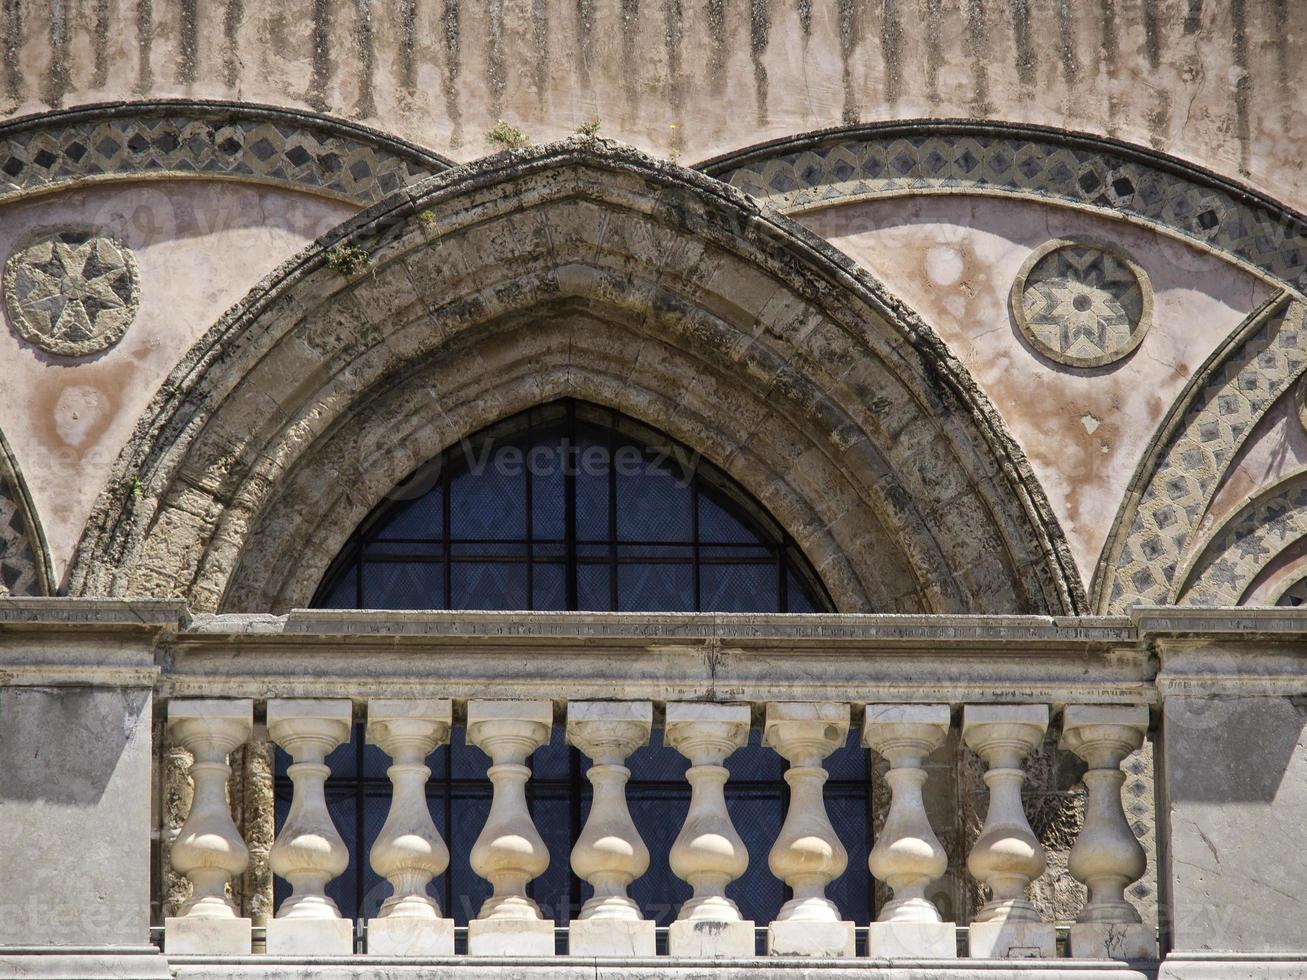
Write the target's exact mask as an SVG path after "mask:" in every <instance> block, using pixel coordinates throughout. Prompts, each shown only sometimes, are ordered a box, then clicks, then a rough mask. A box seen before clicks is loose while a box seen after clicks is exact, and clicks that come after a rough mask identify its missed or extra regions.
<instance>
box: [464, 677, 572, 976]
mask: <svg viewBox="0 0 1307 980" xmlns="http://www.w3.org/2000/svg"><path fill="white" fill-rule="evenodd" d="M553 724H554V709H553V705H552V704H551V703H550V702H548V701H469V702H468V706H467V740H468V742H469V743H470V744H472V745H475V746H476V747H477V748H479V749H480V750H481V751H482V752H484V753H485V754H486V755H488V756H490V762H491V765H490V768H489V769H488V770H487V771H486V775H487V776H489V778H490V782H491V783H492V784H493V785H494V797H493V799H492V800H491V804H490V813H489V815H488V816H487V817H486V824H485V826H484V827H483V828H482V829H481V834H480V836H478V837H477V839H476V843H475V844H473V845H472V854H471V864H472V870H473V871H475V872H476V873H477V874H478V875H480V876H481V877H482V878H484V879H485V880H486V881H488V882H490V884H491V885H492V886H493V888H494V892H493V893H492V894H491V896H490V897H489V898H487V899H486V900H485V902H484V904H482V906H481V910H480V911H479V912H478V913H477V917H476V919H474V920H472V921H471V922H469V923H468V934H467V949H468V953H470V954H471V955H473V956H552V955H553V953H554V924H553V922H552V921H547V920H545V919H544V918H543V917H542V916H541V915H540V906H538V905H537V904H536V903H535V902H534V901H533V900H532V899H531V898H529V897H527V894H526V886H527V883H528V882H530V881H531V880H532V879H534V878H538V877H539V876H540V875H541V874H543V873H544V870H545V869H546V868H547V867H549V851H548V850H547V849H546V847H545V842H544V840H543V839H541V837H540V832H539V831H538V830H536V826H535V823H534V822H533V821H532V819H531V813H530V811H529V810H528V809H527V805H526V783H527V780H528V779H530V778H531V770H530V769H529V768H528V767H527V765H526V760H527V757H528V756H529V755H530V754H531V753H532V752H534V751H535V750H536V749H538V748H540V746H542V745H544V744H546V743H547V742H548V741H549V734H550V731H551V730H552V728H553Z"/></svg>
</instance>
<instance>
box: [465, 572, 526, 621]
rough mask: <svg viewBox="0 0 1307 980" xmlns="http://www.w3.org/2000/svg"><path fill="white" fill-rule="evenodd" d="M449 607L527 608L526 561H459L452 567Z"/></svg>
mask: <svg viewBox="0 0 1307 980" xmlns="http://www.w3.org/2000/svg"><path fill="white" fill-rule="evenodd" d="M449 584H450V603H449V604H450V608H452V609H525V608H527V600H526V563H525V562H471V561H457V562H454V563H453V564H452V565H451V566H450V569H449Z"/></svg>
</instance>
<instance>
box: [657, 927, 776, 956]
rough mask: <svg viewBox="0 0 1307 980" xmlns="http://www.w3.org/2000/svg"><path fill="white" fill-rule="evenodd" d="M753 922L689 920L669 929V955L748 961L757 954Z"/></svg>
mask: <svg viewBox="0 0 1307 980" xmlns="http://www.w3.org/2000/svg"><path fill="white" fill-rule="evenodd" d="M753 933H754V929H753V923H752V922H719V921H713V920H710V919H702V920H694V919H685V920H678V921H676V922H673V923H672V924H671V926H669V927H668V929H667V952H668V953H669V954H671V955H672V956H694V957H702V958H704V959H715V958H719V957H731V958H737V957H738V958H741V959H742V958H744V957H747V956H752V955H754V952H755V947H754V940H753Z"/></svg>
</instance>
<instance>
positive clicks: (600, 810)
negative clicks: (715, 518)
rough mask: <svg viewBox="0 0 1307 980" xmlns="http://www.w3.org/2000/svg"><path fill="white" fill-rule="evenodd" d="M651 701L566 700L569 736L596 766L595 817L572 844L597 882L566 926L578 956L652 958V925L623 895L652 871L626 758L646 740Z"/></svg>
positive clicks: (577, 863)
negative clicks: (634, 811) (630, 804)
mask: <svg viewBox="0 0 1307 980" xmlns="http://www.w3.org/2000/svg"><path fill="white" fill-rule="evenodd" d="M652 728H653V705H652V704H650V703H649V702H648V701H637V702H615V701H614V702H603V701H574V702H572V703H570V704H569V705H568V706H567V741H568V744H570V745H574V746H576V747H577V748H578V749H580V750H581V751H582V752H584V753H585V754H586V755H588V756H589V757H590V758H591V760H593V762H594V764H593V765H592V766H591V767H590V771H589V773H588V774H587V775H588V776H589V778H590V784H591V785H592V786H593V787H594V799H593V801H592V802H591V804H590V815H589V817H588V818H587V819H586V822H585V827H584V829H582V831H581V836H580V837H578V838H577V841H576V846H575V847H573V848H572V870H573V871H575V872H576V874H577V875H578V877H581V878H584V879H585V880H586V881H588V882H589V883H590V885H591V886H592V887H593V888H594V896H593V897H592V898H590V899H589V900H588V901H587V902H586V903H585V904H584V905H583V906H582V907H581V914H580V916H579V917H578V918H576V919H573V920H572V922H571V925H570V928H569V929H568V952H569V953H570V954H571V955H573V956H653V955H654V952H655V949H654V923H653V921H652V920H650V919H646V918H645V917H644V916H642V915H641V914H640V907H639V906H638V905H636V904H635V902H634V901H633V900H632V899H631V898H630V897H629V896H628V895H627V894H626V889H627V887H628V886H629V885H630V884H631V882H633V881H634V880H635V879H636V878H639V877H640V876H641V875H642V874H644V873H645V872H646V871H647V870H648V869H649V849H648V848H647V847H645V845H644V841H642V840H641V839H640V833H639V831H637V830H636V829H635V823H634V822H633V821H632V820H631V813H630V810H628V809H627V806H626V781H627V780H628V779H629V778H630V777H631V770H630V769H627V768H626V766H625V765H624V763H625V762H626V759H627V757H628V756H629V755H630V754H631V753H632V752H634V751H635V750H636V749H637V748H639V747H640V746H641V745H644V744H646V743H647V742H648V741H649V732H650V730H651V729H652Z"/></svg>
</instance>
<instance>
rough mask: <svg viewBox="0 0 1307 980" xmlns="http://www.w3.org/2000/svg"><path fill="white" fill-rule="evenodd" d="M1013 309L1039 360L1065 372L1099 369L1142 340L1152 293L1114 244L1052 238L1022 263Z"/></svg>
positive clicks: (1149, 318) (1131, 261)
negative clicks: (1066, 369) (1041, 357)
mask: <svg viewBox="0 0 1307 980" xmlns="http://www.w3.org/2000/svg"><path fill="white" fill-rule="evenodd" d="M1011 305H1012V316H1013V319H1015V320H1016V324H1017V328H1018V329H1019V330H1020V331H1021V334H1022V336H1023V337H1025V339H1026V341H1027V342H1028V343H1029V344H1030V345H1031V346H1032V347H1034V348H1035V350H1036V351H1038V352H1039V353H1040V354H1042V355H1044V356H1045V357H1047V358H1049V359H1050V360H1053V361H1056V362H1057V363H1059V364H1065V365H1067V366H1069V367H1081V368H1092V367H1102V366H1103V365H1106V364H1112V363H1114V362H1116V361H1119V360H1121V359H1122V358H1123V357H1125V356H1127V355H1128V354H1130V353H1131V352H1132V351H1134V349H1135V348H1136V347H1138V346H1139V344H1140V342H1141V341H1143V339H1144V334H1146V333H1147V332H1148V327H1149V325H1150V324H1151V322H1152V311H1153V287H1152V285H1151V283H1149V281H1148V276H1147V274H1146V273H1145V272H1144V270H1143V269H1142V268H1141V267H1140V266H1139V264H1138V263H1137V262H1135V261H1134V259H1132V258H1130V256H1128V255H1127V254H1126V253H1125V252H1124V251H1122V250H1121V249H1119V248H1117V247H1115V246H1113V245H1109V244H1107V243H1105V242H1093V241H1086V240H1080V239H1054V240H1053V241H1050V242H1045V243H1044V244H1043V245H1041V246H1040V247H1039V248H1037V249H1035V250H1034V251H1033V252H1031V253H1030V256H1029V257H1028V258H1027V259H1026V261H1025V262H1024V263H1023V264H1022V266H1021V269H1020V271H1018V272H1017V276H1016V280H1015V281H1014V282H1013V283H1012V295H1011Z"/></svg>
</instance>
